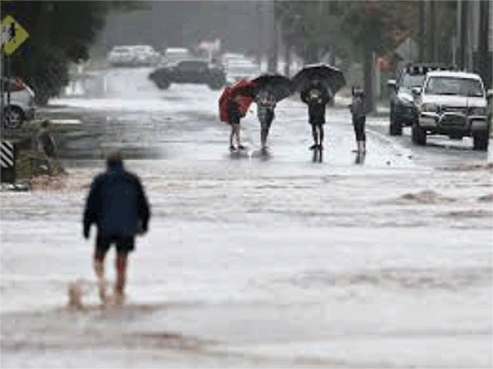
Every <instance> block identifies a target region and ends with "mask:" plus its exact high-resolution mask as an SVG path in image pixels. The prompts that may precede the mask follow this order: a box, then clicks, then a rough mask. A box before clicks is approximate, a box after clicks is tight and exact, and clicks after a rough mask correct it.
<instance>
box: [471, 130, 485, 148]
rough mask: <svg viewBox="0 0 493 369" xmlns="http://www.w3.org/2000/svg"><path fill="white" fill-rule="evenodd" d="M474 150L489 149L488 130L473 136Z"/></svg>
mask: <svg viewBox="0 0 493 369" xmlns="http://www.w3.org/2000/svg"><path fill="white" fill-rule="evenodd" d="M473 150H478V151H486V150H488V132H478V133H476V134H475V135H474V136H473Z"/></svg>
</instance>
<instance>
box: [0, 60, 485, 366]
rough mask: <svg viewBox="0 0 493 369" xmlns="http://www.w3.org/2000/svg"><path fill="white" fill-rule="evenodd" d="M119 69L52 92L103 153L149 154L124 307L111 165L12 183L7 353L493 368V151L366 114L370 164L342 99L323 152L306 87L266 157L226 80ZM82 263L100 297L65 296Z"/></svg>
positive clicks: (287, 104) (177, 361)
mask: <svg viewBox="0 0 493 369" xmlns="http://www.w3.org/2000/svg"><path fill="white" fill-rule="evenodd" d="M108 73H109V74H108V76H107V86H108V96H107V97H106V98H101V99H63V100H62V99H60V100H55V101H53V102H52V106H51V107H50V108H49V109H47V110H46V111H45V114H54V113H53V112H55V111H56V114H60V115H63V114H66V115H70V116H71V117H76V118H77V119H79V120H80V121H81V125H87V126H88V129H91V130H92V129H95V127H96V128H98V129H99V130H100V131H99V132H100V135H99V140H100V141H98V142H97V145H95V149H96V150H99V151H100V152H98V153H97V155H95V157H98V156H99V155H103V154H104V152H105V151H110V150H112V149H114V148H115V147H119V148H122V149H123V150H124V152H127V153H131V152H132V150H134V151H135V150H142V151H144V152H146V153H149V152H151V153H152V155H149V158H148V159H146V160H136V159H131V160H128V161H127V163H126V165H127V167H128V169H129V170H131V171H133V172H135V173H137V174H138V175H139V176H141V178H142V181H143V183H144V185H145V188H146V191H147V193H148V196H149V199H150V203H151V206H152V214H153V215H152V218H151V222H150V231H149V233H148V234H147V235H146V236H145V237H142V238H138V240H137V250H136V252H135V253H134V254H132V256H131V260H130V267H129V278H128V288H127V292H128V305H127V307H125V308H124V309H123V310H122V311H114V310H111V309H110V310H107V311H100V310H99V309H97V308H96V303H97V294H96V290H95V288H94V282H95V279H94V276H93V272H92V265H91V256H92V250H93V241H94V236H95V229H92V233H91V241H90V242H88V241H85V240H84V239H83V238H82V225H81V217H82V210H83V206H84V201H85V196H86V191H87V189H88V186H89V184H90V182H91V179H92V177H93V176H94V175H95V174H96V173H98V172H99V171H101V170H103V169H104V162H103V161H102V160H100V159H97V160H87V159H86V160H84V161H74V160H73V159H67V160H66V163H67V165H69V167H68V171H69V173H70V176H69V177H68V178H67V179H65V180H63V181H60V182H59V183H58V184H57V188H56V189H53V188H52V189H40V188H39V189H37V190H35V191H33V192H32V193H8V192H2V193H1V198H0V199H1V206H2V213H1V226H0V231H1V241H2V255H1V282H0V283H1V284H0V286H1V309H2V315H1V332H2V333H1V334H2V336H1V345H2V346H1V347H2V355H1V364H2V367H9V368H10V367H29V366H31V367H32V366H35V367H115V368H117V367H129V368H131V367H211V366H213V367H252V366H258V367H298V366H300V367H312V366H324V367H412V366H419V367H454V368H456V367H465V368H466V367H467V368H470V367H491V365H492V363H493V360H492V349H491V340H492V326H493V324H492V323H493V319H492V316H491V310H492V288H491V287H492V271H493V260H492V250H491V244H492V242H493V235H492V232H491V227H492V220H493V209H492V201H493V188H492V182H491V179H492V178H491V174H492V171H491V169H487V168H486V167H485V165H484V164H485V162H486V154H485V153H480V152H474V151H471V150H470V149H467V145H468V142H467V140H464V142H454V141H452V142H451V143H450V142H448V141H447V143H443V140H442V139H440V138H433V139H430V143H431V145H429V147H426V148H416V147H413V146H411V145H409V144H408V143H407V141H406V140H408V141H409V137H407V136H406V135H405V136H404V137H402V138H394V137H389V136H388V135H386V134H385V132H386V131H385V126H386V124H387V122H386V119H380V118H369V119H368V133H367V135H368V144H367V150H368V153H367V155H366V160H365V163H364V165H355V164H354V160H355V154H354V153H353V152H352V150H353V148H354V147H355V143H354V134H353V131H352V126H351V124H350V116H349V111H348V109H344V108H337V107H336V108H334V109H330V110H329V111H328V113H327V120H328V123H327V125H326V132H327V134H326V143H325V153H324V161H323V162H322V163H313V162H312V157H311V155H312V153H311V152H310V151H309V150H308V147H309V146H310V145H311V134H310V127H309V125H308V124H307V123H306V107H305V106H304V105H303V104H302V103H301V102H299V100H298V99H297V98H293V99H289V100H285V101H283V102H281V103H280V104H279V105H278V108H277V110H276V119H275V121H274V123H273V126H272V129H271V134H270V137H269V144H270V155H268V156H265V157H263V156H259V155H257V152H256V150H257V149H258V147H259V141H260V133H259V124H258V122H257V119H256V113H255V107H254V106H252V108H251V109H252V112H251V113H249V114H248V115H247V117H246V118H245V119H244V120H243V121H242V137H243V138H244V141H245V143H246V145H247V146H248V148H249V150H248V153H247V154H246V155H244V156H241V157H238V156H234V155H233V156H232V155H231V154H230V153H229V152H228V150H227V148H228V134H229V127H228V126H227V125H225V124H224V123H221V122H218V119H217V99H218V97H219V94H220V92H217V91H210V90H209V89H208V88H207V87H206V86H193V85H173V86H171V88H170V89H169V90H166V91H159V90H157V89H156V88H155V87H154V86H152V85H151V84H150V82H149V81H147V80H146V78H145V76H146V73H147V71H146V70H145V69H143V70H113V71H109V72H108ZM341 105H343V100H342V99H341V100H340V101H339V106H341ZM449 145H452V148H450V147H448V146H449ZM73 150H74V151H75V152H76V151H77V150H79V148H74V149H73ZM113 256H114V255H113V251H112V252H110V255H109V258H108V260H107V273H108V277H109V279H110V281H113V280H114V277H115V272H114V268H113V261H112V259H113ZM78 278H80V279H81V280H83V281H85V283H86V285H87V295H86V296H84V303H85V304H87V306H88V307H90V309H89V311H87V312H84V313H69V312H67V311H66V310H65V309H64V307H65V305H66V303H67V292H66V290H67V286H68V284H69V283H70V282H72V281H74V280H76V279H78ZM122 348H124V349H125V350H124V351H121V349H122ZM122 352H124V354H122Z"/></svg>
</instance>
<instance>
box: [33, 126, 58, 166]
mask: <svg viewBox="0 0 493 369" xmlns="http://www.w3.org/2000/svg"><path fill="white" fill-rule="evenodd" d="M52 128H53V125H52V123H51V122H50V121H49V120H45V121H43V122H42V123H41V129H40V130H39V132H38V134H37V136H36V141H37V146H38V155H39V157H40V158H41V159H42V160H45V161H46V163H47V165H48V171H49V173H50V174H54V173H62V174H65V170H64V169H63V167H62V164H61V163H60V160H59V157H58V150H57V146H56V142H55V139H54V138H53V135H52V134H51V131H52Z"/></svg>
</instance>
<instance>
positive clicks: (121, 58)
mask: <svg viewBox="0 0 493 369" xmlns="http://www.w3.org/2000/svg"><path fill="white" fill-rule="evenodd" d="M160 58H161V56H160V54H159V53H158V52H157V51H155V50H154V48H153V47H152V46H150V45H126V46H115V47H114V48H113V49H112V50H111V51H110V52H109V54H108V62H109V63H110V64H111V65H113V66H127V67H138V66H151V65H156V64H157V63H158V62H159V60H160Z"/></svg>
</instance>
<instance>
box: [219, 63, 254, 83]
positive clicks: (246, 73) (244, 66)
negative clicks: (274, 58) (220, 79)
mask: <svg viewBox="0 0 493 369" xmlns="http://www.w3.org/2000/svg"><path fill="white" fill-rule="evenodd" d="M259 74H260V66H259V65H258V64H256V63H253V62H250V61H248V62H244V61H243V62H230V63H229V64H228V65H227V66H226V80H227V82H228V83H233V82H234V81H236V80H238V79H240V78H255V77H257V76H258V75H259Z"/></svg>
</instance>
